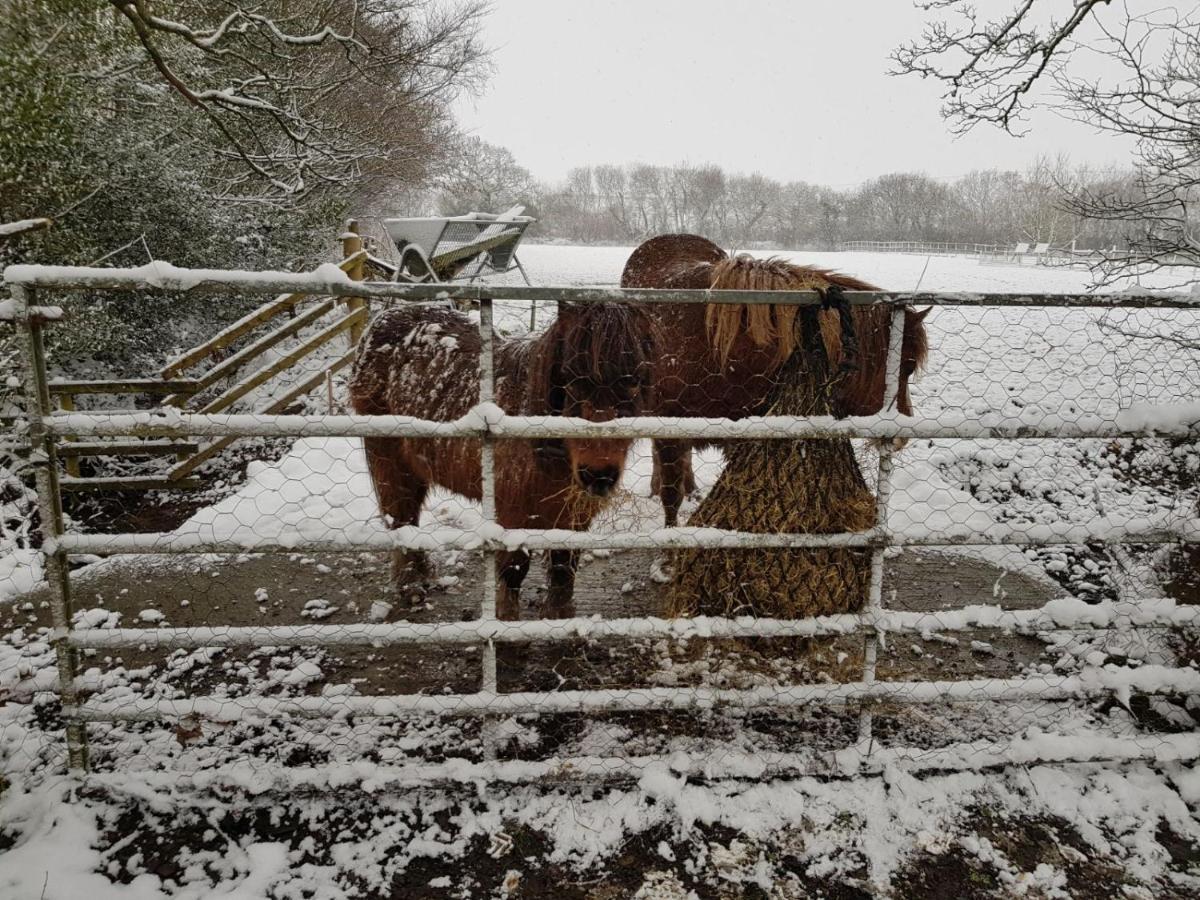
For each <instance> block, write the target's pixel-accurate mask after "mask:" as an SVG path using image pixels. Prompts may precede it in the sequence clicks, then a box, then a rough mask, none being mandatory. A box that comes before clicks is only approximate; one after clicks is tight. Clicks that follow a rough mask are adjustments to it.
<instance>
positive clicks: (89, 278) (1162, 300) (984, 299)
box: [3, 262, 1200, 309]
mask: <svg viewBox="0 0 1200 900" xmlns="http://www.w3.org/2000/svg"><path fill="white" fill-rule="evenodd" d="M3 279H4V281H5V282H7V283H8V284H21V285H26V286H29V287H43V288H55V289H58V290H95V289H105V290H132V291H199V292H207V291H230V290H236V291H237V292H239V293H242V294H285V293H300V294H311V295H318V296H334V297H365V298H375V299H380V300H385V299H400V300H425V301H438V300H476V301H478V300H482V299H495V300H499V299H504V300H520V301H530V300H532V301H536V302H538V303H554V302H557V301H569V302H571V303H621V302H624V303H631V302H632V303H737V304H742V303H750V304H771V305H797V306H812V305H815V304H817V303H820V302H822V297H821V294H820V293H818V292H817V291H712V290H677V289H648V288H591V287H582V288H581V287H575V288H564V287H517V286H502V285H483V284H460V285H451V284H398V283H394V282H363V281H352V280H351V279H350V278H349V276H348V275H347V274H346V273H345V271H343V270H342V269H341V268H339V267H338V266H336V265H334V264H332V263H328V264H326V265H323V266H320V267H318V268H317V269H316V270H314V271H312V272H270V271H266V272H232V271H227V270H221V269H185V268H180V267H178V266H173V265H171V264H170V263H165V262H152V263H148V264H147V265H144V266H139V267H137V268H128V269H121V268H112V269H104V268H88V267H85V266H42V265H14V266H8V267H7V268H6V269H5V270H4V272H3ZM845 297H846V299H847V300H848V301H849V302H850V303H851V304H854V305H863V304H872V303H900V304H922V305H930V306H1018V307H1039V306H1072V307H1082V308H1091V309H1113V308H1120V307H1135V308H1144V307H1156V308H1162V309H1200V297H1196V296H1193V295H1191V294H1178V293H1177V294H1154V293H1145V294H1125V293H1119V294H1116V293H1114V294H1084V293H1075V294H1063V293H1041V294H1034V293H1026V292H1022V293H1011V292H1007V293H1006V292H1001V293H997V292H969V291H968V292H964V291H941V292H936V291H908V292H905V291H846V292H845Z"/></svg>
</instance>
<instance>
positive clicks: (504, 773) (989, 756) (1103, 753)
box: [83, 731, 1200, 795]
mask: <svg viewBox="0 0 1200 900" xmlns="http://www.w3.org/2000/svg"><path fill="white" fill-rule="evenodd" d="M1195 759H1200V734H1154V735H1141V736H1135V737H1114V736H1112V735H1106V734H1101V733H1098V732H1094V731H1083V732H1079V733H1077V734H1069V735H1061V734H1035V735H1032V736H1030V737H1021V738H1014V739H1012V740H1010V741H972V742H965V743H956V744H949V745H947V746H944V747H876V748H874V749H872V750H871V752H870V753H869V754H868V753H863V752H862V751H861V750H859V749H858V748H856V747H848V748H846V749H844V750H834V751H810V752H806V753H780V752H776V751H769V750H764V751H761V752H757V753H743V752H740V751H737V750H733V749H728V750H723V751H722V752H721V753H719V754H709V755H705V756H700V755H697V754H691V753H686V752H682V751H681V752H677V753H673V754H671V755H670V756H579V757H554V758H551V759H546V760H486V761H483V762H472V761H471V760H466V759H448V760H446V761H444V762H437V763H432V762H421V761H414V762H412V763H411V764H408V765H402V764H400V765H398V764H386V765H385V764H379V763H373V762H370V761H366V760H356V761H355V762H354V763H353V765H344V764H342V765H337V764H335V765H328V766H280V765H272V764H270V763H267V762H265V761H264V762H261V763H260V762H258V761H255V762H253V763H239V764H233V765H228V766H220V767H216V768H212V769H203V770H200V771H195V772H179V771H162V770H154V771H135V772H130V771H126V770H123V771H121V772H112V773H108V772H105V773H92V774H89V775H87V776H85V778H84V781H83V783H84V784H85V785H88V786H94V787H102V788H108V789H113V790H118V791H125V790H132V791H136V792H138V793H139V794H141V793H142V792H143V791H145V790H147V789H150V790H169V791H172V792H178V791H182V792H191V791H196V792H201V793H207V792H209V791H212V790H214V789H219V788H222V787H230V786H239V785H248V784H250V785H253V786H254V787H253V792H254V793H255V794H256V795H261V794H264V793H267V792H270V791H279V792H287V793H292V792H295V791H302V790H318V791H327V790H330V789H347V788H354V787H361V788H362V789H363V790H369V791H371V792H372V793H379V792H382V791H387V790H396V789H404V788H414V787H421V786H423V785H433V784H443V783H466V784H480V783H490V782H499V783H508V784H525V783H544V782H556V783H571V782H588V781H614V780H629V781H638V780H640V779H642V778H643V777H645V776H646V775H647V774H648V773H652V772H662V773H664V774H667V775H670V776H673V777H675V778H680V777H685V776H686V777H691V778H703V779H710V780H721V779H746V780H752V781H760V780H762V779H764V778H769V777H793V778H795V777H804V776H813V777H823V778H839V777H841V778H849V777H853V776H856V775H874V774H879V773H880V772H883V771H884V770H888V769H900V770H902V771H905V772H913V773H916V772H938V771H944V772H961V771H978V770H980V769H991V768H997V767H1001V766H1010V765H1031V764H1035V763H1095V762H1133V761H1148V762H1156V763H1168V762H1188V761H1191V760H1195Z"/></svg>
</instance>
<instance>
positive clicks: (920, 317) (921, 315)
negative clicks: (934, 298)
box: [913, 306, 933, 322]
mask: <svg viewBox="0 0 1200 900" xmlns="http://www.w3.org/2000/svg"><path fill="white" fill-rule="evenodd" d="M931 312H933V307H932V306H927V307H925V308H924V309H920V310H914V311H913V316H914V317H915V318H916V320H917V321H918V322H924V321H925V317H926V316H927V315H929V314H930V313H931Z"/></svg>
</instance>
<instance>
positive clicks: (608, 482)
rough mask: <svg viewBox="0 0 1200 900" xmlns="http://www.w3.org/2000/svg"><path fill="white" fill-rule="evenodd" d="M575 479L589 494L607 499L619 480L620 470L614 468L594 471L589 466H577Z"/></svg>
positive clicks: (609, 467) (607, 467)
mask: <svg viewBox="0 0 1200 900" xmlns="http://www.w3.org/2000/svg"><path fill="white" fill-rule="evenodd" d="M575 477H576V478H577V479H578V480H579V485H580V487H582V488H583V489H584V490H585V491H587V492H588V493H589V494H592V495H593V496H595V497H607V496H608V495H609V493H610V492H611V491H612V489H613V488H615V487H616V486H617V482H618V481H620V480H621V470H620V469H618V468H617V467H616V466H604V467H602V468H595V469H594V468H592V467H591V466H578V467H576V469H575Z"/></svg>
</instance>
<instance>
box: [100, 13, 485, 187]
mask: <svg viewBox="0 0 1200 900" xmlns="http://www.w3.org/2000/svg"><path fill="white" fill-rule="evenodd" d="M109 3H110V4H111V5H112V7H113V8H114V9H115V10H116V11H117V13H118V14H119V16H120V20H121V21H123V22H125V23H126V24H127V25H128V27H129V28H130V29H131V30H132V33H133V35H134V36H135V37H136V39H137V45H138V46H139V47H140V49H141V51H142V52H143V53H144V57H145V60H146V61H147V62H148V63H149V65H150V66H151V67H152V68H153V70H154V73H155V75H156V77H157V80H158V81H159V82H161V83H165V84H166V85H167V86H168V87H169V88H170V89H171V91H172V92H173V93H175V94H176V95H178V96H179V97H182V98H183V99H184V100H185V101H186V102H187V103H188V104H189V106H190V107H191V108H192V109H193V110H194V111H195V113H196V114H197V115H198V116H199V117H200V118H201V120H202V121H203V122H204V123H205V124H206V125H207V126H208V128H209V129H210V133H211V138H210V140H211V142H212V144H213V146H212V148H211V149H212V152H213V154H214V155H215V156H216V158H217V159H218V160H223V161H224V165H225V167H226V169H227V171H226V172H225V173H224V174H223V178H224V184H223V186H222V187H220V188H218V189H216V190H215V191H214V193H215V194H216V196H218V197H221V198H224V199H230V200H249V199H265V200H268V201H271V202H283V203H292V202H296V201H297V200H298V199H299V198H300V197H301V196H303V195H305V194H307V193H309V192H311V191H313V190H320V189H331V188H332V189H338V188H343V189H344V188H349V187H354V186H356V185H357V184H358V183H359V182H360V181H361V179H362V178H363V176H364V174H369V170H371V169H372V168H373V167H375V166H379V165H382V164H386V163H387V162H388V161H389V160H396V161H398V162H400V163H401V164H403V165H407V166H412V165H413V163H412V160H414V159H417V160H421V159H428V158H429V157H430V156H431V155H432V153H433V149H434V148H433V140H434V135H435V134H437V133H440V132H439V131H438V126H440V124H444V120H445V118H446V115H447V113H446V109H447V108H448V106H449V103H450V101H452V100H453V98H454V96H455V95H456V94H457V92H458V91H459V90H461V89H462V88H464V87H468V86H471V85H472V84H474V83H475V82H476V81H477V80H478V79H479V77H480V74H481V71H482V70H481V66H482V60H483V57H484V51H483V49H482V47H481V46H480V44H479V42H478V24H479V20H480V17H481V16H482V14H483V12H484V9H485V7H484V5H483V4H482V3H480V2H476V0H471V2H467V3H460V4H442V3H418V2H416V0H361V2H357V3H354V4H330V3H327V2H323V0H292V2H286V3H285V2H282V0H239V2H235V0H217V2H213V3H199V2H179V3H174V4H171V7H170V8H171V12H170V15H169V16H168V15H165V14H160V10H159V7H160V4H155V3H152V2H151V0H109ZM400 114H403V116H404V120H405V128H403V129H398V128H396V127H395V122H396V117H397V116H399V115H400Z"/></svg>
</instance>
